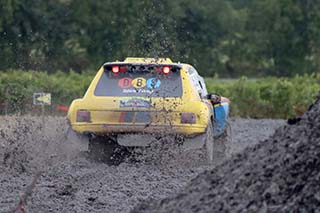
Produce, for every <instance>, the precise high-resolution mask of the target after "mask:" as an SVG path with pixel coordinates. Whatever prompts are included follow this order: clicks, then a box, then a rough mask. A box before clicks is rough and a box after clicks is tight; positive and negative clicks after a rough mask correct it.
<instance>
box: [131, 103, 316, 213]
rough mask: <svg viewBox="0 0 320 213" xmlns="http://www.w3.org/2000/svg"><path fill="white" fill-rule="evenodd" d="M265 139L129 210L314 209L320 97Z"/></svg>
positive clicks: (306, 210) (251, 210)
mask: <svg viewBox="0 0 320 213" xmlns="http://www.w3.org/2000/svg"><path fill="white" fill-rule="evenodd" d="M290 123H291V125H286V126H284V127H281V128H279V129H278V130H277V131H276V132H275V134H274V135H273V136H272V137H270V138H269V139H268V140H266V141H263V142H261V143H259V144H257V145H256V146H254V147H250V148H247V149H245V150H244V152H242V153H240V154H237V155H235V156H234V157H232V158H231V159H229V160H227V161H225V162H224V163H223V164H222V165H220V166H217V167H216V168H213V169H211V170H208V171H205V172H203V173H201V174H199V175H198V176H197V177H196V178H194V179H193V180H192V181H191V182H190V183H189V184H188V185H187V186H186V187H185V188H184V189H182V190H181V191H179V193H177V194H175V195H173V196H169V197H167V198H165V199H162V200H160V201H156V200H153V201H150V200H148V201H144V202H142V203H141V204H139V205H138V206H137V207H135V208H134V210H133V211H132V212H319V209H320V100H318V101H317V102H316V103H315V104H314V106H313V107H312V108H311V109H310V110H309V111H308V112H307V113H306V114H305V115H304V116H303V117H302V118H301V120H300V119H297V120H291V122H290Z"/></svg>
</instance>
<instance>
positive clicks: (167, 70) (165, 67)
mask: <svg viewBox="0 0 320 213" xmlns="http://www.w3.org/2000/svg"><path fill="white" fill-rule="evenodd" d="M162 72H163V73H164V74H166V75H167V74H169V72H170V67H169V66H164V67H163V69H162Z"/></svg>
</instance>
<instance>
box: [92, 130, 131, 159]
mask: <svg viewBox="0 0 320 213" xmlns="http://www.w3.org/2000/svg"><path fill="white" fill-rule="evenodd" d="M88 148H89V153H90V157H91V158H92V159H93V160H96V161H99V162H104V163H107V164H108V165H119V164H120V163H122V162H123V161H124V159H125V158H126V156H127V150H126V149H125V148H124V147H122V146H120V145H118V144H117V143H116V142H115V141H113V140H111V139H110V138H108V137H103V136H96V137H93V138H91V139H90V141H89V146H88Z"/></svg>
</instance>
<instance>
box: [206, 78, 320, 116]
mask: <svg viewBox="0 0 320 213" xmlns="http://www.w3.org/2000/svg"><path fill="white" fill-rule="evenodd" d="M319 83H320V75H315V74H311V75H304V76H295V77H293V78H274V77H268V78H263V79H257V80H249V79H247V78H246V77H242V78H240V79H238V80H233V81H230V80H229V81H221V80H219V79H215V78H207V79H206V84H207V87H208V90H209V91H210V92H213V93H218V94H221V95H223V96H226V97H228V98H230V99H231V112H232V115H233V116H241V117H251V118H289V117H293V116H297V115H301V114H302V113H304V112H305V111H306V110H307V109H308V107H309V106H310V105H311V104H312V103H313V102H314V100H315V99H316V97H317V95H319V91H320V84H319Z"/></svg>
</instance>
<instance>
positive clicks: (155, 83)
mask: <svg viewBox="0 0 320 213" xmlns="http://www.w3.org/2000/svg"><path fill="white" fill-rule="evenodd" d="M160 85H161V81H160V80H159V79H157V78H149V79H148V80H147V87H148V88H149V89H156V88H159V87H160Z"/></svg>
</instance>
